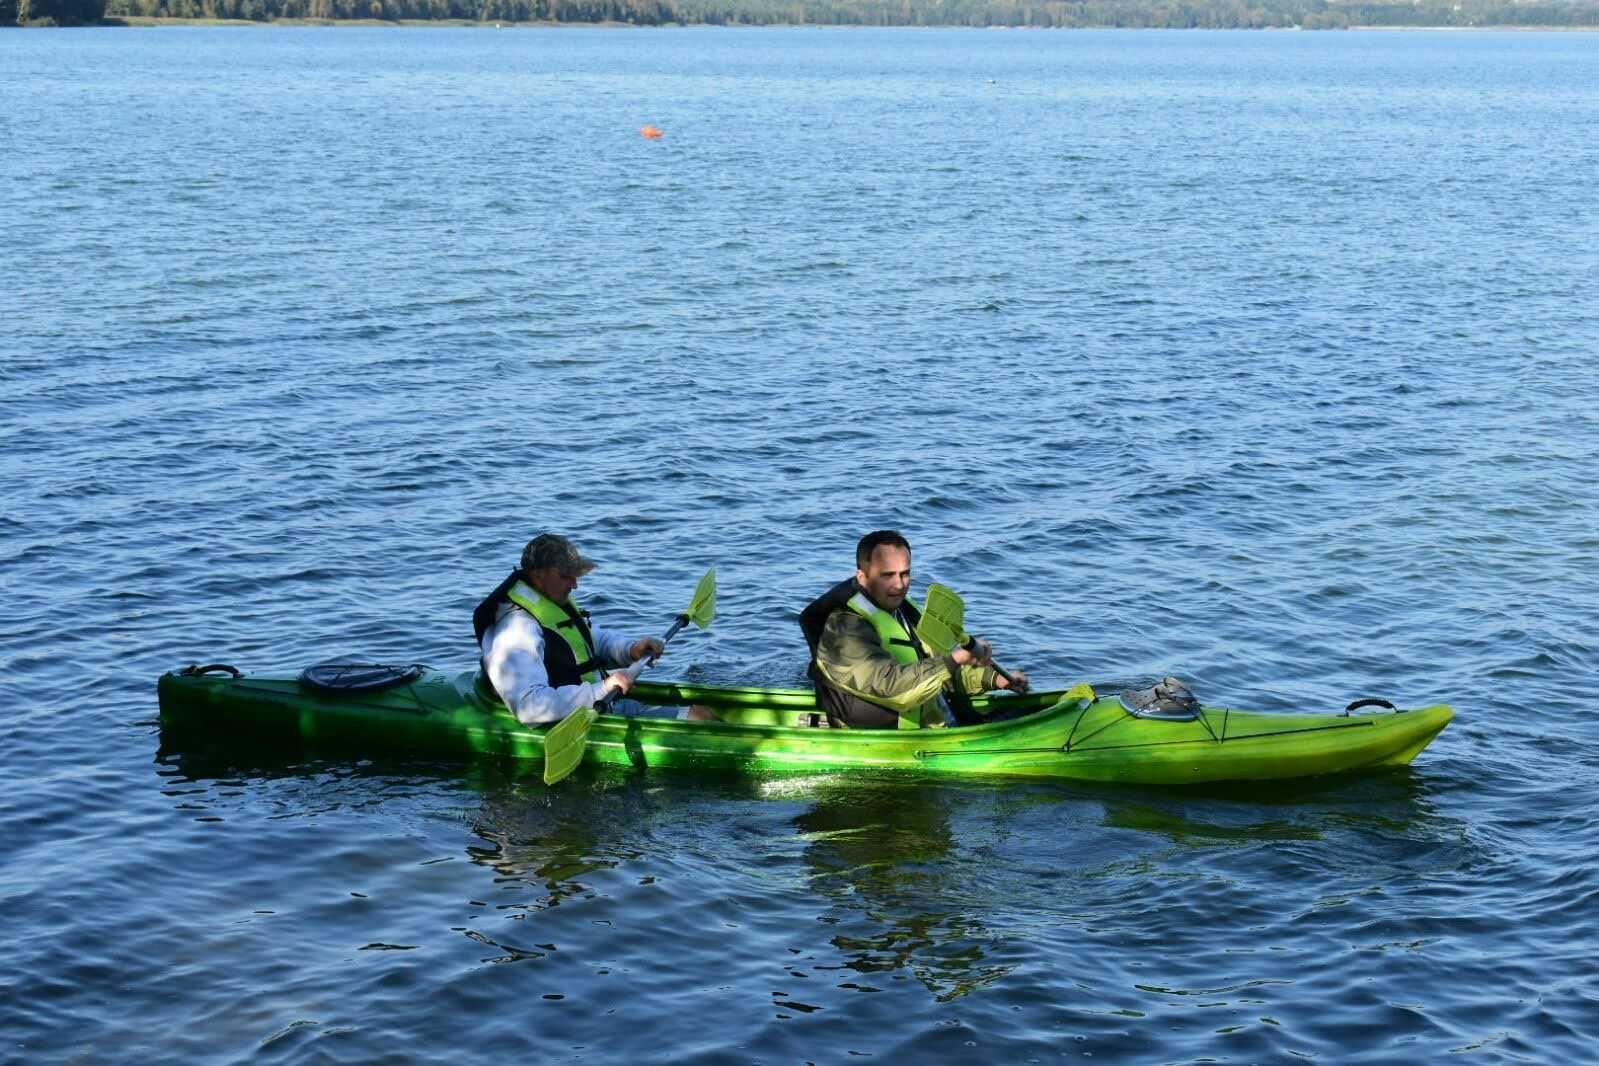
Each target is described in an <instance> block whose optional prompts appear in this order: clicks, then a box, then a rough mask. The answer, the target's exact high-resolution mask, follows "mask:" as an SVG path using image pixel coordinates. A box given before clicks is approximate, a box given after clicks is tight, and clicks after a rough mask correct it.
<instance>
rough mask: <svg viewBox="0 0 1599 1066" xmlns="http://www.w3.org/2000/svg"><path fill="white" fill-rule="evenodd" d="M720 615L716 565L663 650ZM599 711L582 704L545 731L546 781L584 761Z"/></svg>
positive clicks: (640, 666)
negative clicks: (692, 627) (687, 629)
mask: <svg viewBox="0 0 1599 1066" xmlns="http://www.w3.org/2000/svg"><path fill="white" fill-rule="evenodd" d="M715 615H716V568H715V567H714V566H713V567H711V568H710V569H709V570H707V571H705V576H704V577H702V578H700V582H699V584H698V585H695V586H694V598H693V599H691V600H690V601H689V604H688V609H687V610H686V611H684V612H683V613H682V614H680V615H678V616H677V621H675V622H673V623H672V628H671V629H668V630H667V631H666V636H664V637H662V638H661V645H662V648H661V650H662V651H665V650H666V648H665V646H666V645H667V644H670V643H672V638H673V637H675V636H677V634H678V633H679V631H681V630H682V628H683V627H684V626H686V625H688V624H689V623H691V622H692V623H693V624H694V625H696V626H698V627H699V628H701V629H708V628H709V627H710V624H711V619H712V618H713V617H715ZM658 658H660V656H659V654H657V655H653V656H648V655H647V656H645V657H644V658H642V659H639V660H638V661H637V662H635V663H632V664H631V665H629V666H628V667H627V668H626V673H627V676H628V677H630V678H632V679H633V680H635V681H636V680H638V675H639V674H641V673H643V671H644V668H645V667H646V666H649V665H650V664H652V663H653V662H655V660H656V659H658ZM599 713H600V712H599V711H597V710H595V709H594V708H593V707H582V708H579V709H578V710H575V711H573V712H572V713H571V714H569V715H567V716H566V717H565V718H563V719H561V720H560V721H559V722H557V723H556V724H555V725H554V726H553V727H551V729H550V731H549V732H548V733H546V734H544V783H545V784H546V785H553V784H555V783H556V782H558V781H562V780H564V779H565V778H566V777H567V775H568V774H570V773H571V772H572V771H573V770H576V769H577V764H578V763H580V762H582V761H583V752H584V751H586V750H587V749H588V745H589V727H590V726H592V725H593V724H594V719H595V718H597V717H599Z"/></svg>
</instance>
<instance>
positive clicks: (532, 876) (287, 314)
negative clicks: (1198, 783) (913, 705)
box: [0, 29, 1599, 1063]
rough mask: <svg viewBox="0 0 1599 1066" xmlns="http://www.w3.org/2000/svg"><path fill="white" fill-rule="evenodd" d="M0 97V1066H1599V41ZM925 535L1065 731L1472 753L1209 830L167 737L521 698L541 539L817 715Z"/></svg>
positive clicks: (924, 61)
mask: <svg viewBox="0 0 1599 1066" xmlns="http://www.w3.org/2000/svg"><path fill="white" fill-rule="evenodd" d="M0 99H3V100H4V101H5V106H4V107H3V108H0V278H4V279H5V282H6V288H7V293H6V297H5V299H4V301H3V303H0V323H3V324H0V500H3V510H0V592H3V595H4V603H5V610H4V611H3V612H0V663H3V665H4V668H5V672H6V676H7V677H8V679H9V683H10V686H11V696H10V698H9V699H8V700H7V701H6V713H5V714H4V715H3V716H0V723H3V724H0V731H3V732H0V744H3V750H4V756H3V760H0V818H3V823H0V824H3V825H4V826H5V838H6V841H7V845H6V847H5V849H4V857H3V859H0V863H3V866H0V920H3V924H4V928H5V930H6V933H7V938H6V939H7V947H6V958H5V963H4V966H3V967H0V1033H4V1040H5V1046H4V1050H3V1052H0V1057H4V1058H7V1059H10V1058H15V1059H17V1060H18V1061H52V1060H57V1061H68V1060H72V1061H86V1062H107V1061H135V1062H149V1061H159V1060H166V1061H196V1062H199V1061H218V1062H231V1061H239V1060H245V1059H249V1060H252V1061H262V1062H272V1061H295V1062H298V1061H349V1062H370V1061H375V1060H380V1059H383V1060H399V1061H405V1060H418V1061H425V1060H429V1059H439V1060H445V1059H448V1060H451V1061H454V1060H457V1059H460V1058H462V1057H470V1058H487V1057H491V1056H492V1057H493V1058H495V1059H500V1060H505V1059H518V1060H522V1061H536V1060H537V1061H542V1060H577V1059H584V1060H587V1061H659V1060H679V1061H694V1062H696V1063H721V1062H727V1063H736V1062H755V1061H761V1062H796V1063H797V1062H802V1061H807V1060H809V1061H817V1062H841V1061H847V1060H851V1059H852V1057H853V1056H863V1057H872V1058H876V1059H880V1060H885V1061H899V1062H908V1061H949V1060H956V1059H960V1060H980V1061H989V1062H1022V1061H1057V1060H1072V1061H1078V1060H1083V1059H1086V1058H1090V1057H1091V1058H1093V1059H1095V1060H1098V1061H1104V1060H1106V1059H1109V1060H1110V1061H1138V1062H1156V1061H1161V1062H1170V1061H1196V1060H1205V1061H1226V1062H1264V1061H1281V1060H1284V1059H1287V1058H1291V1057H1296V1058H1305V1059H1313V1060H1320V1061H1325V1062H1339V1063H1342V1062H1352V1061H1370V1062H1378V1061H1387V1062H1391V1061H1421V1060H1432V1061H1440V1060H1443V1059H1444V1058H1445V1057H1446V1056H1448V1055H1449V1054H1451V1053H1459V1054H1461V1055H1463V1056H1465V1057H1466V1059H1467V1060H1475V1061H1492V1062H1499V1061H1510V1062H1557V1061H1573V1062H1574V1061H1584V1060H1587V1059H1590V1058H1592V1056H1593V1048H1594V1041H1595V1039H1596V1038H1599V979H1596V977H1595V964H1594V958H1595V955H1596V951H1599V940H1596V938H1595V933H1594V916H1595V914H1599V878H1596V876H1595V873H1594V863H1593V855H1594V853H1595V846H1596V844H1599V833H1596V815H1595V802H1594V795H1595V785H1596V784H1599V719H1596V716H1595V706H1594V701H1593V694H1594V691H1595V678H1596V675H1599V669H1596V667H1599V654H1596V648H1599V625H1596V621H1595V606H1596V604H1599V579H1596V577H1595V575H1596V574H1599V534H1596V532H1595V528H1596V526H1599V522H1596V503H1599V490H1596V487H1595V485H1596V482H1599V461H1596V459H1599V454H1596V453H1599V420H1596V411H1599V388H1596V386H1595V376H1594V372H1593V365H1594V358H1595V355H1596V351H1599V319H1596V314H1595V311H1594V308H1595V307H1596V306H1599V291H1596V288H1599V286H1596V278H1599V223H1596V219H1599V213H1596V212H1595V211H1594V210H1593V176H1594V175H1595V174H1596V173H1599V132H1596V131H1599V126H1596V125H1595V124H1594V122H1593V116H1594V115H1595V114H1596V113H1599V37H1594V36H1591V35H1581V34H1567V35H1560V34H1552V35H1543V34H1469V35H1468V34H1452V35H1444V34H1436V35H1435V34H1404V35H1383V34H1341V35H1335V34H1212V33H1182V34H1164V33H1125V34H1124V33H1069V34H1068V33H1020V32H1011V33H981V32H954V31H951V32H912V31H905V32H876V31H867V30H856V31H816V30H769V31H760V32H749V31H744V32H740V31H732V30H692V31H661V32H652V31H589V30H559V31H551V30H517V31H507V32H500V33H495V32H492V31H468V30H424V29H415V30H404V31H397V30H365V29H337V30H323V29H296V30H277V29H274V30H221V29H218V30H212V29H183V30H175V29H162V30H157V31H132V30H123V31H117V30H106V31H83V32H59V33H43V32H41V33H8V34H0ZM645 123H653V124H655V125H657V126H659V127H660V128H662V129H663V130H664V131H665V136H664V137H663V138H662V139H660V140H659V141H651V140H647V139H645V138H642V137H640V136H639V135H638V132H637V131H638V128H639V127H640V126H641V125H643V124H645ZM879 526H895V527H898V528H900V529H903V530H904V531H906V532H907V533H908V534H909V536H910V537H911V538H912V540H913V541H914V543H915V546H916V554H915V562H916V569H917V574H918V582H919V584H920V583H921V582H925V581H929V580H942V581H944V582H946V583H948V584H951V585H953V586H955V587H956V588H958V589H960V590H961V591H962V592H963V593H964V594H965V595H966V598H967V601H968V610H969V614H970V616H971V617H972V618H974V619H975V620H976V621H977V622H978V628H980V629H981V631H983V632H984V633H986V634H987V635H988V636H990V637H992V638H993V639H994V640H995V641H996V643H997V645H998V646H999V648H1000V649H1001V650H1002V652H1003V653H1004V656H1003V657H1004V658H1005V659H1006V660H1009V661H1010V662H1011V663H1013V664H1015V665H1017V666H1021V667H1024V668H1026V669H1028V670H1030V671H1031V672H1032V673H1033V674H1034V676H1035V677H1037V678H1039V679H1040V680H1043V681H1047V682H1050V683H1054V684H1066V683H1069V682H1072V681H1075V680H1082V679H1090V680H1092V679H1096V678H1108V677H1123V678H1125V677H1143V676H1150V675H1159V674H1162V673H1165V672H1175V673H1178V674H1181V675H1182V676H1183V677H1185V678H1187V679H1188V680H1190V681H1191V682H1192V684H1193V685H1194V686H1195V688H1196V689H1198V691H1199V692H1200V693H1201V695H1203V696H1205V697H1208V698H1209V699H1211V700H1213V701H1217V702H1221V701H1225V702H1227V703H1229V704H1231V705H1233V706H1241V707H1255V708H1259V709H1262V710H1274V711H1281V710H1288V709H1308V710H1320V711H1325V712H1327V713H1334V712H1336V710H1337V709H1338V708H1340V707H1341V706H1342V705H1343V704H1344V703H1345V702H1346V701H1348V700H1349V699H1352V698H1354V697H1356V696H1362V695H1384V696H1387V697H1389V698H1390V699H1393V700H1394V701H1396V702H1398V703H1400V704H1401V705H1406V704H1408V705H1419V704H1423V703H1431V702H1444V701H1447V702H1450V703H1452V704H1453V705H1454V706H1455V708H1456V710H1457V712H1458V718H1457V720H1456V722H1455V724H1454V725H1453V726H1451V727H1450V728H1449V729H1448V730H1447V731H1446V732H1445V733H1444V734H1443V735H1442V736H1441V737H1440V738H1439V739H1438V740H1437V741H1436V742H1435V743H1434V744H1433V746H1432V747H1431V748H1430V749H1429V750H1428V751H1426V752H1425V753H1423V755H1422V756H1421V757H1420V759H1418V760H1417V762H1416V763H1415V765H1414V766H1412V767H1410V768H1409V769H1407V770H1403V771H1397V772H1392V773H1385V774H1380V775H1376V776H1368V777H1357V778H1352V779H1344V780H1331V781H1324V782H1311V783H1308V784H1305V785H1302V786H1292V787H1286V786H1276V787H1271V788H1262V787H1248V786H1245V787H1236V788H1226V789H1213V790H1207V791H1205V792H1202V793H1190V792H1180V791H1179V792H1174V791H1160V790H1140V789H1125V788H1111V787H1090V786H1080V785H1070V784H1061V785H1048V784H1036V783H1035V784H1015V783H1005V782H1000V781H972V782H969V783H951V782H929V781H919V780H904V779H895V778H888V779H883V778H877V779H861V778H858V777H851V776H847V775H838V776H834V775H821V776H817V777H814V778H802V779H791V778H790V779H773V780H717V779H709V778H691V777H690V778H685V777H680V776H676V777H674V776H672V775H667V774H659V773H645V774H642V775H638V776H628V775H614V774H600V773H590V772H588V771H583V772H580V773H579V775H577V776H576V777H574V778H572V779H571V780H570V781H568V782H567V783H566V784H564V785H562V786H561V787H560V788H558V789H555V790H549V789H546V788H545V787H544V786H543V785H542V784H541V783H539V781H538V780H537V778H536V777H527V776H525V775H524V774H520V773H518V771H517V769H516V768H515V767H511V766H504V765H498V764H485V765H476V766H465V767H463V766H451V765H435V764H431V763H426V762H421V763H406V762H393V761H376V762H350V761H337V762H324V761H315V760H307V761H295V760H285V759H283V758H281V757H277V758H275V757H272V756H269V755H268V754H266V753H261V752H256V751H252V750H249V749H247V748H246V749H242V750H241V748H240V747H239V746H237V745H219V746H217V747H215V748H208V749H205V750H196V749H194V748H192V747H191V748H183V747H176V748H175V747H174V746H172V745H170V744H168V745H163V741H162V737H161V735H160V730H159V728H158V725H157V708H156V702H155V689H154V680H155V678H156V676H157V675H158V674H159V673H160V672H161V671H163V670H166V669H169V668H171V667H174V666H177V665H180V664H182V663H186V662H194V661H202V662H204V661H215V660H221V661H226V662H231V663H234V664H236V665H238V666H240V667H242V668H244V669H246V670H248V671H251V672H256V673H265V672H272V671H284V670H295V669H298V668H299V667H301V666H304V665H305V664H307V663H309V662H312V661H316V660H318V659H322V658H325V657H328V656H330V655H334V654H355V655H362V656H369V657H373V658H376V659H380V660H395V661H401V662H411V661H422V662H427V663H431V664H432V665H435V666H439V667H444V668H456V667H465V666H468V665H470V664H471V663H472V661H473V660H474V649H473V646H472V644H471V632H470V625H469V620H468V616H469V612H470V609H471V607H472V605H473V604H474V603H475V602H476V601H477V599H478V597H480V596H481V595H482V594H483V593H484V592H485V591H487V590H488V589H489V588H490V587H492V586H493V584H494V583H495V582H496V581H497V580H498V579H499V578H500V577H501V576H502V575H503V573H504V572H505V570H506V568H507V567H508V566H509V564H510V563H511V561H512V560H513V559H514V558H515V556H516V553H517V551H518V550H519V549H520V546H521V544H522V542H523V541H524V540H525V539H526V538H527V537H528V536H530V535H532V534H533V533H535V532H537V531H539V530H542V529H554V530H560V531H564V532H568V533H570V534H572V535H573V536H574V537H576V538H577V539H578V540H579V542H580V544H581V545H582V546H583V547H584V549H585V550H586V551H587V552H588V553H589V554H591V555H593V556H594V557H595V558H597V559H599V560H600V561H601V566H600V568H599V569H598V570H596V571H595V572H594V573H593V574H592V575H591V576H590V577H589V578H588V579H586V580H585V583H584V587H583V589H582V593H583V595H584V598H585V602H586V604H587V605H588V606H589V607H591V608H592V609H593V610H594V611H595V612H596V614H597V615H598V616H599V617H600V618H601V619H602V620H604V621H607V622H610V623H612V624H615V625H618V626H621V627H623V628H625V629H629V630H632V631H635V632H639V633H644V632H658V631H659V630H661V629H663V628H664V626H665V624H666V623H667V622H668V621H669V620H670V616H671V614H672V613H673V612H674V611H676V610H677V609H679V608H680V606H681V604H682V602H683V599H684V597H685V595H686V594H687V592H688V590H689V589H690V588H692V584H693V581H694V579H695V578H696V577H697V576H698V575H699V574H700V572H702V571H703V569H704V568H705V567H706V566H708V565H711V564H715V565H716V566H717V568H718V573H719V577H720V585H721V595H720V598H719V602H718V614H717V619H716V622H715V624H714V626H713V627H712V629H711V630H710V631H709V632H708V633H703V634H701V633H691V634H690V635H688V636H686V637H684V638H682V641H681V643H680V645H678V646H675V647H674V649H673V652H672V654H671V656H669V658H668V659H667V661H666V662H665V663H664V664H663V667H662V670H661V671H660V676H662V677H666V678H674V677H691V678H696V679H701V680H712V681H738V682H762V683H783V684H790V683H794V682H796V681H798V680H799V679H800V678H801V677H802V665H803V653H802V645H801V641H800V636H799V632H798V629H797V627H796V626H795V624H794V618H795V614H796V611H797V610H798V608H799V607H800V606H801V605H803V603H804V602H805V601H806V600H808V599H809V598H810V597H811V596H813V595H814V594H816V593H817V592H818V591H820V590H821V589H822V588H824V587H825V586H826V585H827V584H829V583H830V582H832V581H833V580H836V579H837V578H839V577H842V576H844V575H845V574H847V573H848V571H849V569H850V551H851V549H852V546H853V544H854V541H855V538H856V537H857V536H859V535H860V533H862V532H863V531H865V530H867V529H870V528H875V527H879Z"/></svg>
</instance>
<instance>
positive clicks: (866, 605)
mask: <svg viewBox="0 0 1599 1066" xmlns="http://www.w3.org/2000/svg"><path fill="white" fill-rule="evenodd" d="M844 605H845V606H846V607H848V608H849V609H850V610H852V611H854V612H855V613H856V614H858V615H860V616H861V617H862V618H864V619H866V620H867V621H868V622H870V623H872V629H874V630H876V632H877V641H878V643H879V644H881V645H882V646H883V650H884V651H886V652H888V654H889V656H890V657H891V658H892V659H893V660H894V661H895V662H896V663H899V664H900V665H901V666H909V665H910V664H912V663H915V662H920V661H921V660H923V659H926V658H927V657H928V655H927V649H926V648H924V647H922V642H921V641H920V640H919V639H917V637H916V633H915V626H916V623H917V622H919V621H921V612H920V611H918V610H917V609H916V605H915V604H913V603H911V602H910V601H909V600H906V601H905V603H904V604H903V605H901V607H900V609H899V610H898V611H885V610H883V609H882V608H881V607H879V606H877V604H875V603H873V602H872V601H871V599H869V598H868V597H867V595H866V594H865V593H864V592H857V593H855V595H853V596H851V597H850V598H849V599H848V600H847V601H845V604H844ZM901 616H903V617H901ZM907 622H908V623H909V625H907V624H906V623H907ZM933 724H937V725H943V724H944V709H943V707H942V706H941V705H940V704H939V702H938V697H937V696H934V697H933V698H932V699H930V700H928V701H927V702H926V703H924V704H922V705H921V706H920V707H918V708H917V709H916V714H915V716H914V717H911V716H906V715H901V716H900V720H899V727H900V728H901V729H920V728H921V727H923V726H927V725H933Z"/></svg>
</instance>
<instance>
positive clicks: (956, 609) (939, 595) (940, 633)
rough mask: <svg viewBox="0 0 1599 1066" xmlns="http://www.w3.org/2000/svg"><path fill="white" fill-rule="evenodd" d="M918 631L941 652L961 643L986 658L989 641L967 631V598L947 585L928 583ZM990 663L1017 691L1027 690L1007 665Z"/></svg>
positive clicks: (944, 652)
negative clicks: (1006, 667) (983, 640)
mask: <svg viewBox="0 0 1599 1066" xmlns="http://www.w3.org/2000/svg"><path fill="white" fill-rule="evenodd" d="M916 631H917V632H918V633H920V634H921V636H922V639H923V640H926V641H927V643H928V644H929V645H931V647H932V649H933V650H934V651H936V652H938V654H940V655H948V654H949V653H950V652H952V651H954V650H955V649H956V648H957V647H964V648H965V649H966V650H967V651H969V652H971V653H972V654H973V655H976V656H978V658H982V657H983V655H982V654H980V652H982V651H986V648H987V645H986V644H983V643H982V642H980V641H979V640H978V639H977V638H976V637H974V636H971V635H970V634H968V633H967V632H966V601H965V600H963V599H961V598H960V594H959V593H957V592H956V591H955V590H954V589H952V588H950V587H948V586H947V585H929V586H927V603H926V606H924V607H923V608H922V620H921V622H920V623H919V624H918V625H917V627H916ZM989 665H991V666H993V668H994V672H995V673H997V674H998V675H999V676H1000V677H1003V678H1004V679H1005V683H1006V684H1007V685H1010V686H1011V687H1012V688H1014V689H1015V690H1016V691H1017V692H1025V691H1027V688H1026V686H1025V685H1023V684H1018V682H1017V679H1016V677H1015V675H1014V674H1012V673H1010V672H1009V671H1008V670H1006V669H1005V668H1004V667H1002V666H1000V665H999V664H998V663H996V662H992V661H990V664H989Z"/></svg>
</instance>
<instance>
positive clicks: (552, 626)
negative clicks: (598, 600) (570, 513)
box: [472, 533, 677, 725]
mask: <svg viewBox="0 0 1599 1066" xmlns="http://www.w3.org/2000/svg"><path fill="white" fill-rule="evenodd" d="M593 569H594V564H593V563H592V562H591V561H589V560H588V559H585V558H584V557H583V556H582V554H580V553H579V552H578V550H577V548H576V547H575V546H574V545H573V544H572V542H571V541H569V540H567V539H566V538H565V537H562V536H557V535H556V534H554V533H541V534H540V535H539V536H537V537H534V538H533V539H532V540H530V541H528V543H527V547H525V548H523V549H522V560H521V563H520V565H519V566H518V567H517V568H516V569H515V570H512V571H511V573H510V574H509V575H508V576H507V577H506V578H505V580H504V581H501V582H500V584H499V586H498V587H496V588H495V590H494V591H493V592H491V593H489V595H488V597H487V598H485V599H484V600H483V602H482V603H480V604H478V605H477V608H476V609H475V610H473V612H472V629H473V632H474V633H475V634H476V635H477V641H478V646H479V648H481V650H482V653H483V659H482V674H481V676H482V678H483V680H484V681H485V682H486V683H487V686H488V687H489V688H490V689H492V691H493V692H494V694H495V695H497V696H498V697H499V698H500V699H501V700H502V701H503V702H504V703H505V705H506V706H507V707H509V708H510V709H511V713H512V714H514V715H516V717H517V720H518V721H520V722H522V723H523V724H525V725H544V724H546V723H549V722H555V721H559V720H560V719H562V718H565V717H566V716H567V715H569V714H571V713H572V712H573V711H576V710H579V709H581V708H583V707H598V708H599V709H600V710H602V711H610V712H613V713H620V714H652V715H655V716H661V715H666V716H672V715H676V714H677V710H676V708H672V707H650V708H646V707H644V706H642V705H641V704H639V703H638V702H636V701H634V700H624V699H621V697H623V696H626V695H627V694H628V692H630V691H631V690H632V688H633V678H632V677H631V676H629V675H628V674H627V673H626V672H625V671H623V670H621V669H618V668H620V667H624V666H626V665H628V664H629V663H631V662H633V661H634V660H637V659H642V658H644V657H645V656H657V655H660V654H661V653H662V652H663V651H664V650H665V646H664V645H663V644H662V643H661V641H660V640H659V639H658V638H656V637H639V638H637V639H636V640H631V641H630V640H628V639H627V638H626V637H624V636H621V635H620V634H616V633H612V632H610V631H609V630H604V629H601V628H599V627H598V626H593V625H591V624H590V623H589V619H588V612H586V611H583V610H580V609H579V608H578V605H577V603H576V602H575V601H573V599H572V593H573V591H574V590H575V589H576V588H577V583H578V580H579V579H580V578H582V577H583V575H585V574H587V573H588V572H589V571H590V570H593ZM607 668H612V669H611V671H610V672H609V673H604V671H605V670H606V669H607Z"/></svg>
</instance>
